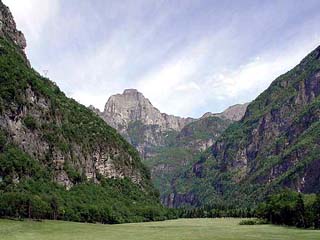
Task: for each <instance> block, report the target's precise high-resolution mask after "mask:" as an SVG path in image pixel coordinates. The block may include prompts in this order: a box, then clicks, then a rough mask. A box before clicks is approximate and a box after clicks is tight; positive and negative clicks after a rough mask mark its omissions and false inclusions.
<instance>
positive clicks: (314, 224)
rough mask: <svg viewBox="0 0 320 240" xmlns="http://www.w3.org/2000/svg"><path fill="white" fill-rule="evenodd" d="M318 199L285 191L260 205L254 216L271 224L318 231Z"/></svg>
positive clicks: (319, 197)
mask: <svg viewBox="0 0 320 240" xmlns="http://www.w3.org/2000/svg"><path fill="white" fill-rule="evenodd" d="M319 199H320V196H319V195H317V196H314V195H302V194H300V193H296V192H293V191H289V190H286V191H283V192H281V193H279V194H276V195H271V196H270V197H269V198H268V200H267V201H266V202H265V203H261V204H260V205H259V206H258V208H257V209H256V215H257V216H258V217H260V218H262V219H265V220H267V221H269V222H270V223H273V224H280V225H288V226H296V227H299V228H316V229H319V228H320V226H319V219H320V218H319V216H320V215H319Z"/></svg>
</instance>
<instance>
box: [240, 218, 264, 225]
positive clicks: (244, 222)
mask: <svg viewBox="0 0 320 240" xmlns="http://www.w3.org/2000/svg"><path fill="white" fill-rule="evenodd" d="M267 223H268V222H267V221H265V220H263V219H255V218H253V219H245V220H242V221H240V222H239V225H261V224H267Z"/></svg>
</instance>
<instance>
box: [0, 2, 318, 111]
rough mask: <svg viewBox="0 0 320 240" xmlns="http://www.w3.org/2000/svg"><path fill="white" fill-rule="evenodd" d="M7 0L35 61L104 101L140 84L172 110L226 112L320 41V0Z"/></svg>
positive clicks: (85, 100)
mask: <svg viewBox="0 0 320 240" xmlns="http://www.w3.org/2000/svg"><path fill="white" fill-rule="evenodd" d="M3 2H4V3H5V4H6V5H7V6H9V7H10V9H11V11H12V13H13V15H14V18H15V20H16V23H17V27H18V29H20V30H21V31H22V32H23V33H24V34H25V37H26V39H27V44H28V47H27V49H26V52H27V55H28V58H29V60H30V61H31V64H32V66H33V67H34V68H35V69H36V70H37V71H39V72H40V73H41V74H43V75H47V76H48V77H49V78H50V79H51V80H52V81H54V82H56V83H57V84H58V86H59V87H60V88H61V90H63V91H64V92H65V93H66V94H67V96H69V97H72V98H74V99H76V100H77V101H78V102H80V103H82V104H84V105H86V106H89V105H94V106H95V107H97V108H99V109H100V110H103V108H104V105H105V103H106V101H107V100H108V98H109V96H111V95H113V94H116V93H122V92H123V90H124V89H128V88H136V89H138V90H139V91H140V92H142V93H143V94H144V95H145V96H146V97H147V98H149V99H150V101H151V102H152V104H153V105H154V106H155V107H157V108H158V109H159V110H161V111H162V112H165V113H168V114H174V115H178V116H184V117H200V116H201V115H203V114H204V113H205V112H221V111H223V110H224V109H225V108H227V107H228V106H230V105H233V104H237V103H245V102H249V101H252V100H253V99H255V98H256V97H257V96H258V95H259V94H260V93H261V92H262V91H263V90H265V89H266V88H267V87H268V86H269V85H270V83H271V82H272V81H273V80H274V79H275V78H276V77H278V76H279V75H281V74H283V73H285V72H286V71H288V70H290V69H291V68H292V67H294V66H295V65H296V64H298V63H299V62H300V61H301V60H302V58H303V57H305V56H306V55H307V54H308V53H309V52H310V51H312V50H313V49H314V48H316V47H317V46H318V45H320V26H319V22H320V14H319V10H320V1H319V0H304V1H301V0H233V1H228V0H225V1H221V0H218V1H216V0H199V1H194V0H121V1H119V0H90V1H89V0H3ZM47 71H48V72H47Z"/></svg>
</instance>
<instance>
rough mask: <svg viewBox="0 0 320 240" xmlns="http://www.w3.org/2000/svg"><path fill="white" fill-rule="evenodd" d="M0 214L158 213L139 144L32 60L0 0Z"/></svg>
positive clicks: (139, 216)
mask: <svg viewBox="0 0 320 240" xmlns="http://www.w3.org/2000/svg"><path fill="white" fill-rule="evenodd" d="M0 23H1V24H0V216H1V215H6V216H22V217H36V218H59V219H66V220H76V221H99V222H127V221H144V220H152V219H153V218H163V217H164V214H165V209H163V208H162V207H161V206H160V203H159V200H158V193H157V191H155V189H154V188H153V186H152V183H151V180H150V174H149V172H148V170H147V169H146V167H145V166H144V165H143V164H142V163H141V161H140V158H139V154H138V152H137V151H136V150H135V149H134V148H133V147H132V146H131V145H130V144H129V143H128V142H127V141H126V140H125V139H124V138H123V137H122V136H121V135H120V134H118V133H117V132H116V130H114V129H113V128H111V127H110V126H108V125H107V124H106V123H105V122H104V121H103V120H102V119H100V118H99V117H98V116H96V114H94V113H93V112H92V111H90V110H89V109H87V108H86V107H84V106H83V105H81V104H79V103H77V102H76V101H74V100H73V99H69V98H67V97H66V96H65V94H64V93H63V92H61V91H60V89H59V88H58V87H57V86H56V85H55V83H53V82H51V81H50V80H48V79H46V78H43V77H41V76H40V75H39V74H38V73H37V72H36V71H35V70H33V69H32V68H31V67H30V64H29V61H28V60H27V58H26V55H25V53H24V48H25V47H26V41H25V39H24V36H23V34H22V33H21V32H20V31H18V30H17V29H16V26H15V22H14V20H13V17H12V15H11V13H10V11H9V9H8V8H7V7H6V6H5V5H4V4H3V3H2V2H1V1H0Z"/></svg>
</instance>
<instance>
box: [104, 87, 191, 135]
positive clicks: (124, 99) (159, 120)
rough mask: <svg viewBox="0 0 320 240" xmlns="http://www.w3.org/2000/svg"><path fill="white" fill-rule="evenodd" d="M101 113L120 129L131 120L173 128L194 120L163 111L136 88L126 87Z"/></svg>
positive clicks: (111, 99) (178, 127)
mask: <svg viewBox="0 0 320 240" xmlns="http://www.w3.org/2000/svg"><path fill="white" fill-rule="evenodd" d="M101 115H102V116H103V119H104V120H105V121H106V122H107V123H109V124H110V125H112V126H113V127H115V128H116V129H118V130H120V131H122V130H125V129H126V128H127V127H128V124H129V123H130V122H136V121H139V122H141V123H143V124H144V125H157V126H159V127H160V128H161V129H173V130H181V129H182V128H183V127H184V126H185V125H186V124H187V123H190V122H192V119H189V118H188V119H186V118H181V117H176V116H172V115H167V114H165V113H161V112H160V111H159V110H158V109H157V108H155V107H154V106H153V105H152V104H151V102H150V101H149V99H147V98H146V97H145V96H144V95H143V94H142V93H140V92H139V91H138V90H136V89H126V90H124V92H123V93H122V94H116V95H113V96H111V97H110V98H109V100H108V101H107V103H106V105H105V108H104V112H103V113H101Z"/></svg>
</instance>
